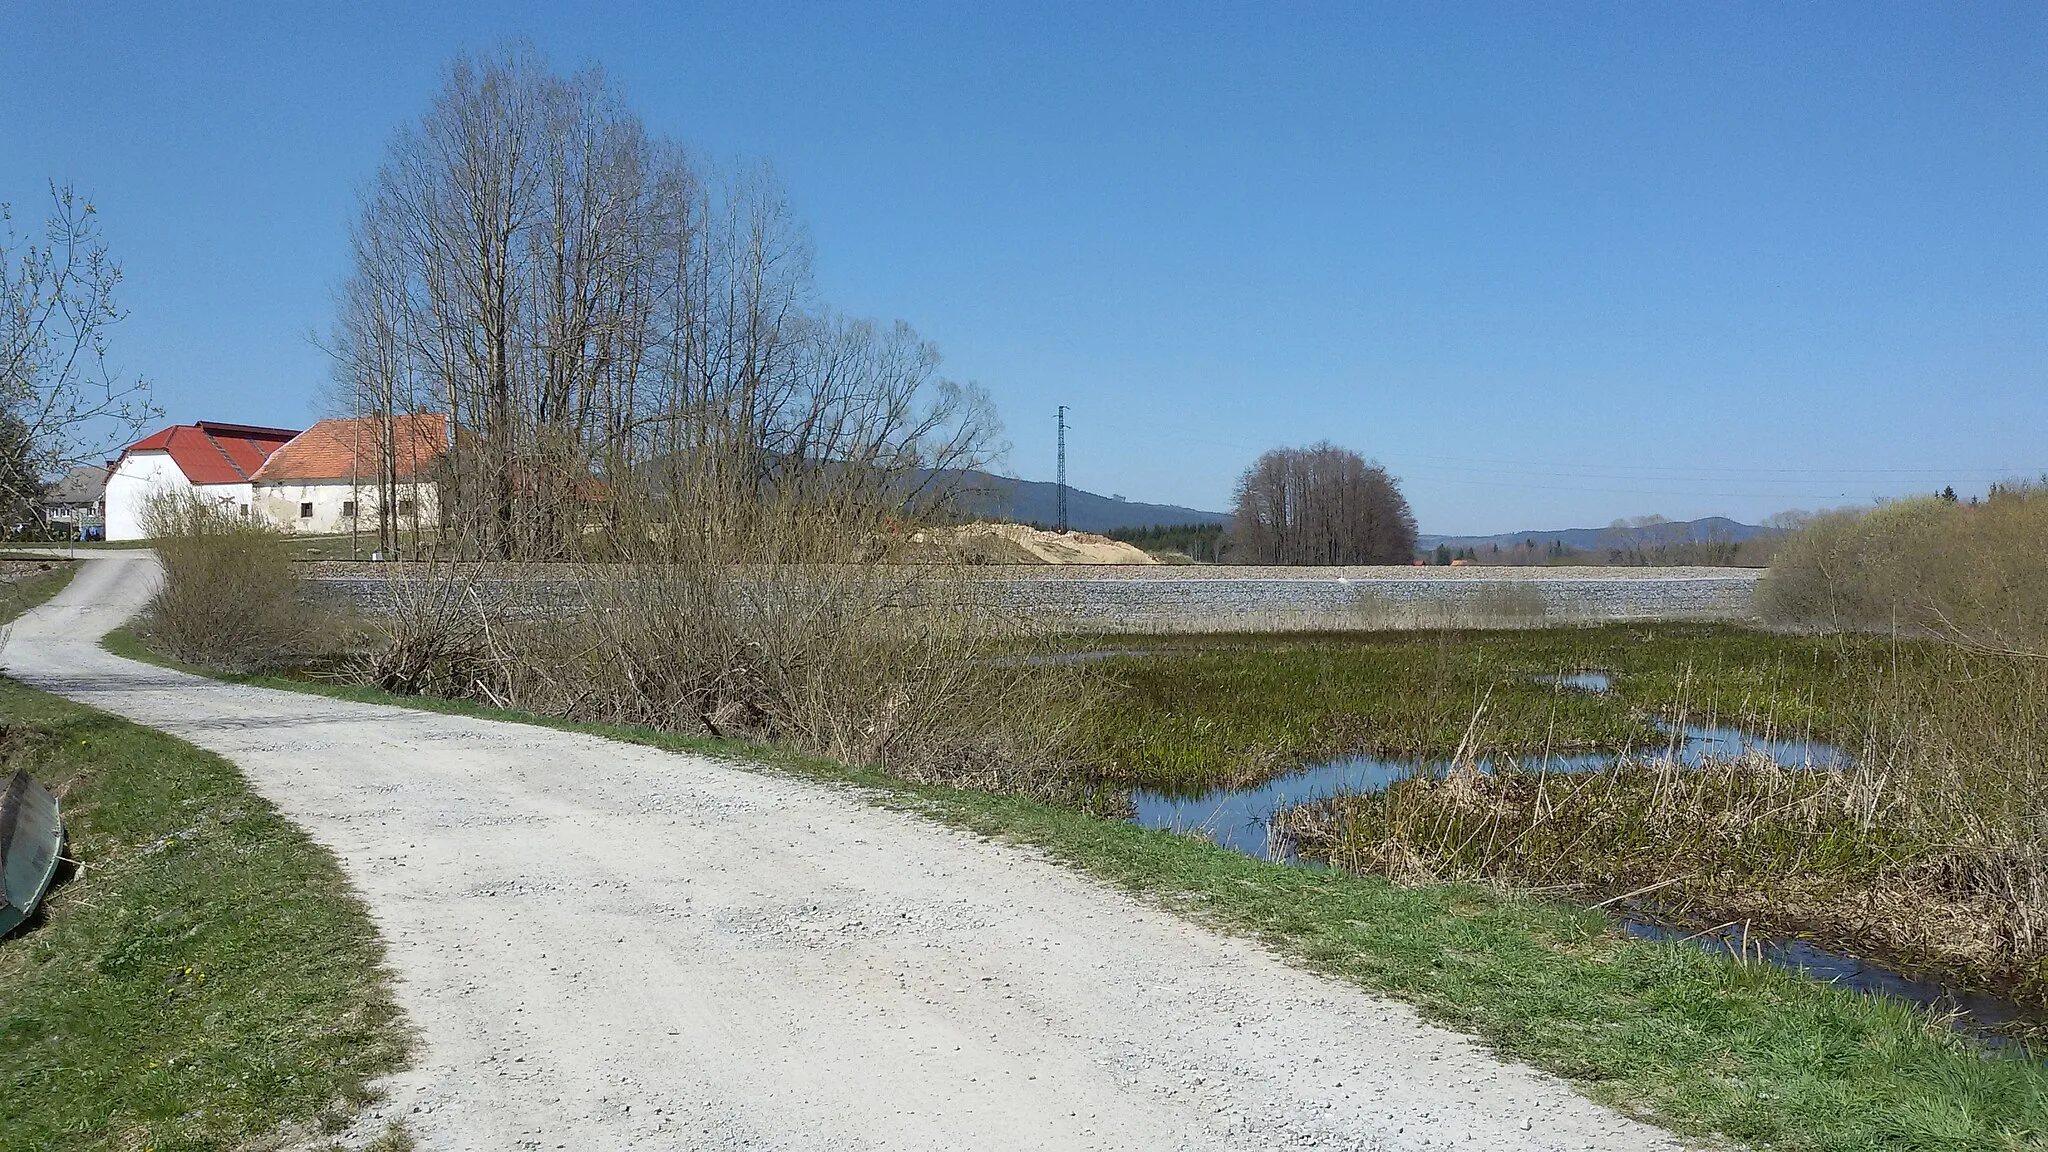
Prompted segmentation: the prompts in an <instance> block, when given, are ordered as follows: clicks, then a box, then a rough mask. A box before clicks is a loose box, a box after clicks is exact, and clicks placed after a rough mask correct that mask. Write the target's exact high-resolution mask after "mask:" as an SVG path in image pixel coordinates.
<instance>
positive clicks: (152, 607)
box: [142, 492, 323, 672]
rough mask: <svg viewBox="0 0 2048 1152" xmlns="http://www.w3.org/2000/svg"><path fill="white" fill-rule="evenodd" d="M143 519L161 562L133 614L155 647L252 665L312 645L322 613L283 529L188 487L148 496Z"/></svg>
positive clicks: (184, 656)
mask: <svg viewBox="0 0 2048 1152" xmlns="http://www.w3.org/2000/svg"><path fill="white" fill-rule="evenodd" d="M143 526H144V528H145V529H146V530H147V531H148V532H149V534H150V536H151V537H152V538H153V539H154V541H155V549H156V556H157V561H158V563H159V564H161V565H162V567H163V582H162V584H161V585H160V586H159V587H158V589H157V592H156V595H155V596H154V597H153V598H152V599H151V600H150V602H149V606H148V608H147V609H145V611H144V613H143V619H142V631H143V634H144V635H145V636H146V637H147V638H148V640H149V641H150V643H151V644H152V645H153V646H155V647H156V648H157V649H159V650H160V651H162V652H164V653H165V654H167V655H170V656H174V657H176V658H178V659H180V660H183V661H186V662H187V663H191V664H200V665H204V666H206V667H209V668H219V669H223V670H225V671H230V672H257V671H264V670H267V669H275V668H281V667H284V666H287V665H289V664H291V663H292V662H293V661H294V660H297V659H300V658H303V657H304V656H305V655H307V654H308V653H310V652H312V651H314V650H316V648H317V647H318V646H319V637H318V635H317V633H318V632H319V631H320V630H321V629H322V626H323V618H322V614H321V613H320V611H319V610H318V609H317V607H315V606H314V605H313V604H312V603H311V602H310V601H309V600H308V598H307V596H306V591H305V585H304V581H303V579H302V577H301V576H300V574H299V570H298V568H297V567H296V566H295V565H294V564H293V563H292V561H291V558H290V555H289V552H288V545H287V541H286V538H285V536H284V534H283V533H281V532H279V531H277V530H276V529H274V528H271V527H269V526H267V525H264V524H261V523H259V522H256V521H255V520H253V519H251V518H249V517H245V516H239V515H236V514H235V513H234V512H233V511H231V510H230V509H229V508H228V507H226V506H224V505H221V504H219V503H217V502H215V501H213V500H210V499H207V498H206V497H203V496H200V495H198V494H196V493H192V492H161V493H157V494H155V495H153V496H151V497H150V499H149V502H148V504H147V506H146V507H145V509H144V512H143Z"/></svg>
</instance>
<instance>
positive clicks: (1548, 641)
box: [1087, 624, 1888, 791]
mask: <svg viewBox="0 0 2048 1152" xmlns="http://www.w3.org/2000/svg"><path fill="white" fill-rule="evenodd" d="M1100 646H1101V647H1104V648H1116V649H1129V648H1138V649H1148V650H1151V651H1152V652H1153V653H1154V654H1152V655H1148V656H1141V657H1125V658H1119V659H1113V660H1107V661H1104V662H1102V663H1100V664H1098V665H1093V666H1092V667H1093V668H1094V669H1095V670H1097V672H1098V673H1099V679H1100V682H1101V684H1102V687H1103V695H1102V698H1101V700H1100V702H1099V703H1098V704H1097V705H1096V706H1095V707H1094V708H1092V709H1091V710H1090V712H1089V714H1088V719H1087V730H1088V733H1089V737H1088V738H1089V740H1090V741H1091V743H1092V746H1093V754H1094V756H1095V757H1096V758H1097V760H1098V761H1099V762H1100V763H1101V765H1102V766H1103V770H1104V771H1105V773H1106V774H1107V775H1109V776H1111V777H1112V778H1115V779H1118V780H1122V781H1126V782H1129V783H1133V784H1138V785H1143V786H1146V787H1151V788H1161V789H1168V790H1196V791H1199V790H1201V789H1205V788H1209V787H1214V786H1217V785H1219V784H1221V785H1243V784H1248V783H1252V782H1255V781H1257V780H1260V779H1263V778H1266V777H1269V776H1271V775H1274V774H1276V773H1278V772H1283V771H1287V770H1290V769H1292V768H1295V767H1298V766H1300V765H1302V764H1303V763H1305V762H1308V761H1313V760H1317V759H1325V758H1329V757H1332V756H1338V755H1345V754H1359V753H1373V754H1378V755H1387V756H1428V757H1442V756H1448V755H1450V754H1451V753H1452V752H1454V751H1455V750H1456V749H1457V748H1458V746H1459V742H1460V741H1461V740H1463V739H1464V738H1465V737H1466V735H1467V733H1468V731H1470V732H1471V733H1472V734H1473V736H1474V737H1475V738H1476V741H1477V749H1476V750H1477V752H1478V753H1479V754H1480V755H1482V756H1517V757H1528V756H1536V755H1541V754H1542V753H1544V752H1546V751H1549V752H1578V751H1592V750H1621V749H1623V748H1629V747H1633V748H1637V749H1644V748H1651V749H1654V748H1658V747H1661V746H1662V745H1663V743H1664V741H1665V738H1664V737H1663V736H1662V735H1661V734H1660V733H1659V732H1658V730H1657V729H1656V728H1655V727H1654V726H1653V724H1652V723H1651V721H1652V720H1653V719H1656V718H1663V719H1672V720H1676V719H1681V718H1684V719H1687V720H1690V721H1691V722H1693V723H1722V724H1735V725H1739V726H1743V727H1747V728H1751V729H1754V730H1757V731H1760V732H1763V733H1765V734H1768V735H1781V736H1782V735H1797V736H1802V737H1803V736H1807V735H1813V736H1816V737H1818V738H1822V739H1830V738H1835V739H1848V738H1850V737H1853V736H1855V735H1856V734H1857V731H1858V723H1859V720H1860V715H1861V714H1860V713H1859V712H1858V711H1857V709H1858V707H1859V705H1860V702H1861V697H1860V696H1859V695H1858V694H1857V693H1858V689H1859V688H1860V687H1861V686H1863V685H1864V684H1865V683H1866V682H1867V680H1868V675H1867V673H1868V672H1869V671H1870V669H1871V668H1873V667H1875V666H1877V665H1880V664H1881V663H1882V662H1883V661H1884V660H1885V659H1887V658H1888V652H1887V650H1886V649H1885V647H1884V646H1883V645H1880V644H1876V643H1874V642H1871V641H1866V640H1851V641H1845V640H1843V639H1841V638H1825V639H1824V638H1818V637H1802V636H1785V635H1777V634H1772V633H1766V632H1759V631H1756V630H1752V629H1744V628H1739V627H1735V626H1730V625H1690V624H1657V625H1628V624H1614V625H1606V626H1601V627H1584V628H1550V629H1541V630H1527V631H1519V630H1518V631H1492V632H1487V631H1466V632H1386V633H1372V634H1364V635H1325V636H1315V635H1311V636H1205V637H1172V638H1166V637H1158V638H1151V637H1130V636H1119V637H1114V638H1106V639H1103V640H1101V641H1100ZM1579 671H1604V672H1608V673H1611V674H1613V675H1614V677H1615V687H1614V691H1613V692H1611V693H1609V694H1605V695H1595V694H1592V693H1586V692H1578V691H1572V690H1568V689H1560V688H1557V687H1555V686H1552V685H1548V684H1543V683H1539V682H1537V681H1536V680H1535V679H1534V677H1536V676H1540V675H1548V674H1555V673H1560V672H1579ZM1482 702H1483V703H1484V705H1485V714H1484V716H1483V717H1482V719H1481V721H1480V723H1479V725H1478V726H1477V727H1476V729H1475V728H1474V727H1473V717H1474V715H1475V713H1477V712H1478V711H1479V708H1480V705H1481V704H1482Z"/></svg>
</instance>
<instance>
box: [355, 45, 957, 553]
mask: <svg viewBox="0 0 2048 1152" xmlns="http://www.w3.org/2000/svg"><path fill="white" fill-rule="evenodd" d="M354 249H355V271H354V273H353V275H352V277H351V279H350V281H349V283H348V285H347V286H346V287H345V289H344V290H343V292H342V298H341V309H340V313H339V317H338V320H337V329H338V331H337V335H336V337H335V340H334V347H335V349H336V350H337V352H338V356H337V377H338V380H339V381H341V382H342V384H343V387H342V391H343V392H344V393H345V394H346V395H348V396H349V397H351V398H353V403H354V406H355V407H356V408H357V409H358V410H360V411H369V412H383V413H395V412H400V411H405V410H419V409H421V408H432V409H433V410H436V411H444V412H446V413H448V414H449V416H450V417H451V419H452V422H453V427H454V428H455V434H454V437H453V445H452V449H451V451H450V454H449V458H448V461H447V464H446V467H445V469H444V472H443V476H442V482H443V487H444V489H445V490H444V491H443V493H442V500H441V509H442V514H443V517H444V521H445V522H446V523H447V524H448V525H449V526H450V528H451V529H452V530H453V532H454V533H455V535H456V537H457V538H458V540H459V541H460V544H461V546H462V548H463V549H464V550H466V551H468V552H469V553H471V554H475V555H479V556H490V557H499V558H538V559H549V558H561V557H570V556H590V555H593V554H595V553H620V554H626V555H647V554H650V553H660V552H671V551H674V550H675V549H677V548H681V547H684V546H685V545H686V544H687V546H689V547H691V548H693V549H695V550H696V551H695V552H694V553H693V554H702V552H703V549H704V548H705V546H706V545H707V543H708V542H709V540H710V539H711V538H712V537H717V538H719V539H721V540H723V541H725V542H726V543H728V544H729V543H731V542H732V541H735V540H737V539H739V538H740V536H742V535H747V534H752V535H753V536H754V537H756V538H757V539H756V544H758V543H759V540H758V537H759V536H760V533H761V532H763V531H765V530H766V529H767V528H768V527H769V526H771V525H773V524H775V523H778V522H780V523H784V524H785V525H786V523H787V521H788V520H789V518H790V517H792V516H794V515H797V514H798V512H799V510H801V515H802V516H804V517H806V518H808V519H810V520H813V521H815V520H816V519H817V518H818V517H820V516H828V517H829V518H832V519H834V520H835V522H836V523H837V525H838V527H837V529H836V533H837V535H838V536H839V538H840V539H839V542H838V543H837V544H835V545H832V546H834V547H839V548H842V549H843V548H844V547H845V546H846V541H847V539H849V538H852V537H859V536H860V535H862V534H863V533H872V532H875V531H878V530H881V529H882V528H883V527H884V522H885V521H886V520H888V519H890V518H892V517H895V518H901V517H904V516H906V515H916V514H918V509H920V508H922V507H924V506H926V505H928V504H930V503H932V502H934V500H935V497H936V496H937V495H938V494H937V493H935V491H934V485H935V484H939V483H943V482H944V478H945V477H948V476H952V475H956V474H957V472H958V471H959V470H960V469H963V468H967V467H972V466H975V465H976V464H978V463H981V462H984V461H985V459H986V457H987V455H988V454H989V452H990V450H991V448H992V446H993V444H994V437H995V435H996V431H997V429H996V426H995V424H994V421H993V416H992V413H991V411H990V409H989V406H988V404H987V399H986V396H985V395H983V394H982V393H980V392H979V391H978V390H976V389H973V388H971V387H968V386H962V385H958V384H954V383H951V382H948V381H945V380H943V379H942V378H941V377H939V376H938V374H937V364H938V357H937V353H936V352H935V351H934V350H933V349H932V348H931V346H930V345H929V344H928V343H925V342H924V341H921V340H919V339H918V338H917V337H916V335H915V333H913V332H911V331H910V330H909V329H908V328H907V327H906V326H903V325H896V326H894V327H890V328H881V327H877V326H875V325H873V324H869V323H866V322H863V321H855V320H848V319H845V318H841V317H839V316H836V315H834V314H833V313H831V312H829V311H828V310H825V309H823V308H821V307H819V306H818V305H817V304H816V302H815V300H814V297H815V290H814V287H813V282H812V273H811V254H810V244H809V240H808V237H807V236H806V234H805V232H804V229H803V227H802V226H801V224H800V223H799V222H798V221H797V220H796V218H795V216H794V213H793V212H792V211H791V209H790V207H789V204H788V200H787V197H786V196H785V195H784V194H783V192H782V190H781V188H780V187H779V185H778V184H777V183H776V181H775V179H774V177H773V175H772V173H770V172H768V171H766V170H765V169H751V170H745V171H742V172H740V173H739V174H738V175H736V176H732V177H725V178H720V177H717V176H714V175H710V174H707V173H706V172H704V171H702V170H700V169H699V168H698V167H697V166H695V165H694V164H692V162H691V161H690V159H689V157H688V156H687V155H686V154H685V153H684V151H683V150H682V149H681V148H680V147H678V146H677V145H675V144H673V143H671V142H668V141H665V140H660V139H657V138H654V137H652V136H650V135H649V133H648V132H647V131H646V129H645V127H644V125H643V124H642V123H641V121H640V120H639V118H638V117H637V116H636V115H635V114H634V113H633V112H632V111H631V109H630V108H628V107H627V105H626V104H625V102H624V100H623V98H622V97H621V96H620V95H619V93H618V92H617V90H616V89H615V88H614V87H613V86H612V85H611V84H610V83H609V81H607V80H606V78H605V77H604V75H603V74H602V73H601V72H599V71H597V70H595V69H591V70H586V71H583V72H579V73H576V74H574V75H569V76H563V75H560V74H557V73H555V72H553V71H552V70H551V69H550V68H549V67H548V66H547V64H546V63H545V61H543V60H541V59H540V58H539V57H538V56H537V55H536V54H535V53H534V52H533V51H532V50H531V49H530V48H526V47H519V46H515V47H511V48H507V49H503V50H500V51H498V52H496V53H493V54H491V55H489V56H486V57H482V58H478V59H472V58H469V57H463V58H459V59H458V60H457V61H456V62H455V63H454V64H453V65H452V66H451V67H450V68H449V70H448V73H447V77H446V80H445V82H444V84H443V87H442V90H441V92H440V93H439V94H438V95H437V96H436V97H435V99H434V101H433V103H432V105H431V106H430V107H429V108H428V110H427V112H426V114H425V115H424V116H423V117H422V118H421V120H420V122H419V123H418V124H417V125H415V126H412V127H409V128H406V129H405V130H403V131H401V132H400V133H398V135H397V136H396V137H395V138H394V139H393V141H392V144H391V148H390V154H389V157H388V159H387V160H386V162H385V164H384V165H383V167H382V168H380V170H379V171H378V174H377V176H376V179H375V180H374V181H373V182H372V184H371V186H370V187H369V188H368V189H367V190H366V192H365V194H364V197H363V204H362V213H361V217H360V219H359V221H358V223H357V225H356V229H355V234H354ZM826 535H831V534H829V533H828V534H826ZM823 539H824V536H821V537H820V540H821V541H822V540H823ZM737 558H738V557H736V559H737Z"/></svg>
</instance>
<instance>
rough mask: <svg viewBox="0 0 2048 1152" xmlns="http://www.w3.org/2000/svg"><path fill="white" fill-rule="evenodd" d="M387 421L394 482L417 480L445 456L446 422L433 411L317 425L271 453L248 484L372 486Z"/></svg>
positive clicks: (382, 449)
mask: <svg viewBox="0 0 2048 1152" xmlns="http://www.w3.org/2000/svg"><path fill="white" fill-rule="evenodd" d="M387 419H388V420H389V421H390V432H391V437H390V442H391V445H392V455H393V457H394V460H395V462H396V464H397V466H398V468H397V478H398V479H400V480H412V479H416V478H418V477H420V476H421V475H423V474H424V473H425V472H426V471H427V469H428V468H430V467H431V466H432V465H433V463H434V462H435V461H436V460H439V459H440V458H441V457H442V456H444V455H446V454H447V452H448V418H447V417H446V416H443V415H441V414H440V413H438V412H424V413H420V414H418V415H413V416H394V417H389V418H387V417H383V416H359V417H356V418H354V419H347V420H322V421H320V422H319V423H318V424H315V425H313V426H312V427H311V428H308V429H306V430H305V431H304V432H301V433H299V435H298V437H297V438H296V439H294V440H293V441H292V442H291V443H289V444H286V445H285V446H284V447H282V448H279V449H278V450H277V451H276V452H274V453H272V454H271V457H270V459H269V461H268V462H266V463H265V464H264V465H263V467H262V468H261V469H260V470H258V471H257V473H256V475H255V476H254V477H253V479H254V480H255V481H256V482H257V483H259V484H279V483H297V484H310V483H317V482H320V481H332V480H357V481H361V482H363V483H366V484H371V483H375V482H376V480H377V472H378V461H380V460H382V459H383V456H384V444H385V435H384V433H385V424H386V421H387Z"/></svg>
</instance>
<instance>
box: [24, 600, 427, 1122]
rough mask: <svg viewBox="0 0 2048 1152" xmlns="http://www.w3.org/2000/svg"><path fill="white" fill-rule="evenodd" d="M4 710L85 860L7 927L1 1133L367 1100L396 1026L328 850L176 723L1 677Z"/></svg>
mask: <svg viewBox="0 0 2048 1152" xmlns="http://www.w3.org/2000/svg"><path fill="white" fill-rule="evenodd" d="M65 575H67V576H68V572H67V573H66V574H65ZM46 591H47V592H50V593H53V592H54V591H55V588H54V587H48V588H47V589H46ZM0 717H4V718H5V723H6V725H7V732H8V737H7V739H8V744H7V751H8V758H9V764H8V767H9V768H10V769H11V768H12V767H14V766H15V765H17V764H18V765H23V766H26V767H28V768H29V770H30V771H31V772H33V773H34V774H35V775H36V776H37V778H38V779H41V780H42V781H44V782H45V783H46V784H48V785H50V787H51V788H52V789H53V790H55V791H56V792H57V793H58V794H59V795H60V796H61V797H62V798H63V802H64V809H65V825H66V831H67V834H68V837H69V847H68V849H67V851H68V852H69V854H70V855H71V856H73V857H75V858H76V859H78V860H79V861H80V862H81V863H82V865H83V866H82V868H81V869H80V870H79V872H78V874H77V875H76V876H75V877H74V878H72V879H71V880H69V881H68V882H66V883H64V884H62V885H60V886H58V887H57V888H55V889H54V890H53V891H52V892H51V894H50V898H49V900H48V901H47V902H46V904H45V905H44V909H43V910H42V911H41V912H40V913H39V915H38V917H37V919H36V920H35V921H32V922H31V924H29V925H27V926H25V927H24V928H23V930H21V931H20V932H18V933H16V934H15V935H14V936H11V937H9V938H8V939H6V940H5V941H0V1148H4V1149H24V1150H25V1149H53V1148H65V1149H73V1148H77V1149H100V1148H105V1149H124V1150H125V1149H141V1148H153V1149H156V1150H158V1152H170V1150H172V1149H201V1148H225V1147H243V1146H247V1145H249V1144H251V1143H252V1142H255V1141H259V1140H267V1139H269V1138H271V1137H275V1136H277V1135H279V1134H280V1133H284V1134H290V1135H293V1136H294V1137H295V1138H296V1137H310V1136H312V1135H314V1134H316V1133H318V1132H319V1131H321V1130H323V1129H328V1128H332V1127H333V1126H334V1125H335V1124H337V1123H339V1122H340V1121H341V1120H342V1119H343V1118H344V1117H345V1116H346V1115H348V1114H349V1113H351V1112H353V1111H354V1110H355V1109H356V1108H357V1107H359V1106H360V1105H361V1104H362V1103H363V1102H364V1101H365V1100H367V1099H368V1097H369V1088H368V1085H369V1082H370V1081H371V1080H372V1079H373V1078H374V1077H376V1076H379V1075H381V1074H383V1073H386V1072H389V1071H391V1070H393V1069H395V1068H396V1067H398V1066H399V1065H400V1063H401V1062H402V1060H403V1058H404V1054H405V1050H406V1045H407V1038H406V1034H405V1031H404V1029H403V1026H402V1024H401V1022H400V1020H399V1017H398V1013H397V1009H396V1007H395V1005H394V1004H393V1002H392V1000H391V996H390V991H389V981H388V977H387V975H386V973H385V971H384V970H383V968H382V966H381V965H382V949H381V946H380V945H379V943H378V941H377V939H376V935H375V932H374V930H373V928H372V926H371V923H370V919H369V916H368V914H367V912H366V911H365V909H364V908H363V907H362V905H361V904H360V903H359V902H358V901H357V900H356V899H355V897H354V896H352V895H351V894H350V893H349V890H348V886H347V882H346V880H345V878H344V877H343V875H342V872H341V869H340V867H339V865H338V864H337V863H336V861H335V860H334V858H333V857H332V856H331V855H329V854H328V853H327V852H326V851H325V850H324V849H322V848H320V847H319V846H318V845H316V844H314V843H312V842H311V841H310V840H309V839H308V838H307V837H306V836H305V834H304V833H302V832H300V831H299V830H298V829H296V828H295V827H293V826H292V825H291V824H290V823H289V822H288V821H286V820H285V819H284V818H283V817H281V816H279V815H278V814H277V812H276V811H275V810H274V809H272V808H271V806H270V805H269V804H268V803H266V802H264V801H263V800H262V799H260V798H259V797H257V796H256V795H254V794H253V793H252V792H251V791H250V790H249V788H248V786H247V784H246V783H245V782H244V781H243V779H242V777H241V774H240V773H239V772H237V771H236V770H235V768H234V766H233V765H231V764H229V763H227V762H226V761H224V760H221V759H220V758H219V757H216V756H213V755H211V754H209V753H206V752H202V751H200V750H199V749H197V748H194V747H192V746H191V745H189V744H186V743H184V742H182V741H179V740H174V739H172V738H170V737H168V736H164V735H162V734H160V733H157V732H153V731H151V730H149V729H146V728H142V727H139V726H137V725H133V724H129V723H127V722H125V721H122V720H119V719H116V718H114V717H111V716H107V715H105V714H103V713H99V712H95V711H92V710H90V709H87V708H81V707H79V706H77V705H74V704H71V703H69V702H67V701H65V700H63V699H61V698H59V697H56V696H52V695H49V694H47V693H43V692H38V691H35V690H33V689H30V688H27V687H24V686H22V685H20V684H17V683H14V682H12V681H9V680H5V679H0Z"/></svg>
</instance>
